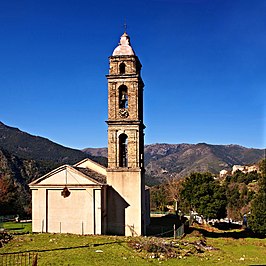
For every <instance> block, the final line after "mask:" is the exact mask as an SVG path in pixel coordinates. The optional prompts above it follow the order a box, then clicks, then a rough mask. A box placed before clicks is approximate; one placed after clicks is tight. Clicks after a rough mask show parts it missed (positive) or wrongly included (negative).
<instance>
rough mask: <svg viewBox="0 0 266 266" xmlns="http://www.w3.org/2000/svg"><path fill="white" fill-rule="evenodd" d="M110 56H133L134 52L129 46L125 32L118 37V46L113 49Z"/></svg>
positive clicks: (128, 39)
mask: <svg viewBox="0 0 266 266" xmlns="http://www.w3.org/2000/svg"><path fill="white" fill-rule="evenodd" d="M112 55H113V56H117V55H135V53H134V50H133V49H132V47H131V46H130V38H129V36H128V35H127V33H126V32H125V33H124V34H123V35H122V36H121V37H120V42H119V45H118V46H117V47H116V48H115V49H114V51H113V54H112Z"/></svg>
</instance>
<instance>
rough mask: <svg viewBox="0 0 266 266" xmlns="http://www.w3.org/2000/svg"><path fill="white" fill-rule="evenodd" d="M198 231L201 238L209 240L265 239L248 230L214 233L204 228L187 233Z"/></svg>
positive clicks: (192, 228) (191, 228)
mask: <svg viewBox="0 0 266 266" xmlns="http://www.w3.org/2000/svg"><path fill="white" fill-rule="evenodd" d="M194 230H196V231H198V232H200V233H201V234H202V235H203V236H205V237H209V238H219V237H220V238H234V239H240V238H260V239H265V238H266V236H263V235H258V234H254V233H253V232H252V231H251V230H248V229H242V230H239V231H223V232H215V231H209V230H206V229H204V228H199V227H190V228H189V231H188V233H191V232H192V231H194Z"/></svg>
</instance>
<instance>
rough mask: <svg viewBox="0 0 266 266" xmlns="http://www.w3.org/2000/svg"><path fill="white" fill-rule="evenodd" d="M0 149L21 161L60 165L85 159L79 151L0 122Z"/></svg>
mask: <svg viewBox="0 0 266 266" xmlns="http://www.w3.org/2000/svg"><path fill="white" fill-rule="evenodd" d="M0 148H1V149H4V150H6V151H7V152H9V153H10V154H12V155H16V156H18V157H20V158H23V159H33V160H36V161H52V162H54V163H60V164H61V163H75V162H78V161H80V160H82V159H84V158H85V157H87V156H86V154H84V153H83V152H81V151H80V150H75V149H71V148H66V147H64V146H62V145H59V144H57V143H54V142H52V141H50V140H49V139H46V138H43V137H38V136H33V135H30V134H28V133H26V132H23V131H21V130H19V129H18V128H14V127H9V126H6V125H5V124H3V123H1V122H0Z"/></svg>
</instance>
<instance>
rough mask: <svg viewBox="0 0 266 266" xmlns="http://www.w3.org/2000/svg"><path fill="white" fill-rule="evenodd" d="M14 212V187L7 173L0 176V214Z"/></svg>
mask: <svg viewBox="0 0 266 266" xmlns="http://www.w3.org/2000/svg"><path fill="white" fill-rule="evenodd" d="M15 213H16V188H15V185H14V182H13V180H12V179H11V178H10V176H9V175H8V174H2V175H1V176H0V215H7V214H15Z"/></svg>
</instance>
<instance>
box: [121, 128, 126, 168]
mask: <svg viewBox="0 0 266 266" xmlns="http://www.w3.org/2000/svg"><path fill="white" fill-rule="evenodd" d="M119 167H127V135H126V134H124V133H123V134H121V135H120V136H119Z"/></svg>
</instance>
